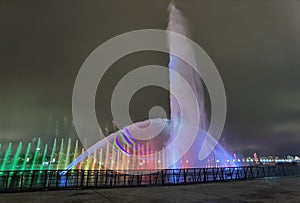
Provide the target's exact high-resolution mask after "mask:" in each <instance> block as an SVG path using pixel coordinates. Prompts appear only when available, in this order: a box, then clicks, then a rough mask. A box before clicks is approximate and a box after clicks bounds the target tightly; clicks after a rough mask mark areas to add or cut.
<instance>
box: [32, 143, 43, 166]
mask: <svg viewBox="0 0 300 203" xmlns="http://www.w3.org/2000/svg"><path fill="white" fill-rule="evenodd" d="M40 151H41V139H40V138H38V142H37V145H36V149H35V152H34V156H33V161H32V165H31V170H34V169H35V164H36V159H37V157H38V156H39V154H40Z"/></svg>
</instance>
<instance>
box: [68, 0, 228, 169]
mask: <svg viewBox="0 0 300 203" xmlns="http://www.w3.org/2000/svg"><path fill="white" fill-rule="evenodd" d="M186 24H187V22H186V20H185V18H184V17H183V16H182V14H181V12H180V11H179V10H178V9H176V8H175V5H174V4H173V3H171V4H170V6H169V22H168V27H167V30H168V32H166V33H164V34H166V35H167V38H168V47H169V51H170V54H169V80H170V83H169V87H170V109H171V120H168V119H160V118H157V119H149V120H146V121H141V122H137V123H134V124H131V125H129V126H126V127H124V128H123V129H121V132H122V131H125V130H126V132H127V131H128V133H129V134H132V135H133V136H132V137H133V138H137V137H140V136H139V135H141V134H142V135H143V138H147V139H148V140H147V141H145V140H146V139H145V140H139V139H137V142H134V143H132V142H130V141H128V140H125V139H126V136H125V135H123V136H122V135H121V134H123V133H121V134H120V132H119V131H118V132H114V133H112V134H110V135H109V136H107V137H105V138H103V139H102V140H100V141H98V142H97V143H95V144H94V145H92V146H90V147H89V148H88V149H87V150H86V151H85V152H84V153H83V154H81V155H80V156H79V157H78V158H77V159H76V160H74V161H73V162H72V163H71V164H70V165H69V166H68V167H67V168H66V170H69V169H71V168H73V167H74V166H75V165H77V164H78V163H80V162H81V161H83V160H84V159H86V158H87V157H88V158H87V159H86V163H87V165H89V164H88V163H89V159H90V157H91V154H93V153H95V150H101V149H102V150H103V151H104V150H105V146H106V151H105V167H106V168H107V169H112V170H114V169H119V168H120V163H118V162H119V161H120V159H121V157H124V154H125V155H126V156H128V157H127V158H128V159H129V160H130V161H129V165H130V167H129V168H131V169H143V168H145V163H146V161H147V162H148V161H149V159H150V160H153V161H154V167H156V168H160V169H165V168H170V167H175V168H178V167H204V166H206V163H205V161H207V160H204V159H205V158H206V157H208V155H209V153H211V152H212V150H213V149H214V148H215V150H218V152H219V153H223V152H224V150H222V147H221V146H220V145H219V144H218V142H217V141H216V140H215V139H214V138H213V137H212V136H211V135H210V134H209V133H208V132H207V128H208V121H207V118H206V113H205V102H204V101H205V100H204V93H203V86H202V81H201V77H200V76H199V74H198V70H197V68H196V67H197V66H198V64H197V62H198V61H197V60H196V59H195V53H194V49H193V48H194V47H192V45H191V44H194V43H192V42H191V40H189V39H188V38H187V36H188V29H187V26H186ZM141 33H143V32H141ZM157 33H159V32H157ZM127 34H128V33H127ZM176 36H177V37H176ZM178 36H180V37H178ZM164 37H165V36H164ZM178 56H181V57H183V58H185V60H186V61H184V60H183V59H182V58H179V57H178ZM208 58H209V57H208ZM209 62H210V63H212V64H213V62H212V61H209ZM203 65H207V63H206V62H204V63H203ZM208 67H209V68H210V67H211V66H208ZM213 71H214V70H213ZM151 82H152V81H151ZM167 85H168V84H167ZM209 93H210V92H209ZM222 101H223V100H222ZM212 104H213V103H212ZM212 106H213V105H212ZM149 123H150V124H151V127H152V128H148V129H150V130H148V131H147V132H146V133H140V132H141V131H139V130H138V129H137V127H138V128H140V127H141V128H147V127H145V126H147V125H149ZM220 126H221V128H222V125H220ZM157 129H159V130H160V131H159V132H158V133H157V132H155V130H157ZM209 129H210V128H209ZM209 132H211V131H209ZM153 135H154V136H155V137H153ZM124 136H125V137H124ZM121 138H122V141H121ZM123 138H124V139H123ZM140 138H141V137H140ZM174 140H175V141H176V142H175V141H174ZM207 141H208V142H207ZM112 143H114V145H113V144H112ZM128 143H129V144H128ZM207 143H208V146H206V144H207ZM123 144H126V145H127V146H128V145H130V150H127V151H126V150H125V147H124V146H123V147H122V145H123ZM147 144H149V147H148V149H147ZM215 146H216V147H215ZM145 148H146V150H145ZM149 148H150V149H149ZM203 148H204V149H206V150H204V153H202V149H203ZM149 151H152V152H155V154H152V153H151V154H148V153H149ZM120 153H122V155H123V156H122V155H120ZM89 154H90V155H89ZM216 154H218V153H216ZM124 160H126V159H123V158H122V161H124ZM147 165H148V164H147ZM147 165H146V166H147ZM155 165H156V166H155ZM121 168H122V167H121Z"/></svg>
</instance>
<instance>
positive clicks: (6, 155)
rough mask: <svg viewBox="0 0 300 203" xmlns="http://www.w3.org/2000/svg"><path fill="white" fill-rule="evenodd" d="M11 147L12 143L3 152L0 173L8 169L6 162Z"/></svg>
mask: <svg viewBox="0 0 300 203" xmlns="http://www.w3.org/2000/svg"><path fill="white" fill-rule="evenodd" d="M11 145H12V143H11V142H10V143H9V144H8V146H7V150H6V152H5V155H4V158H3V162H2V165H1V168H0V171H4V170H6V169H8V168H7V162H8V158H9V155H10V153H11Z"/></svg>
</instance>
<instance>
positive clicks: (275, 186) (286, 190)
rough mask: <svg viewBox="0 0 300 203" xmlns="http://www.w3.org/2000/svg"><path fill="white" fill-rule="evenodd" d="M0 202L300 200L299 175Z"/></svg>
mask: <svg viewBox="0 0 300 203" xmlns="http://www.w3.org/2000/svg"><path fill="white" fill-rule="evenodd" d="M0 202H1V203H2V202H3V203H4V202H5V203H10V202H18V203H21V202H22V203H23V202H24V203H27V202H28V203H29V202H30V203H33V202H34V203H35V202H36V203H46V202H49V203H55V202H58V203H60V202H63V203H77V202H101V203H106V202H120V203H121V202H122V203H123V202H135V203H139V202H141V203H147V202H155V203H159V202H180V203H181V202H222V203H223V202H300V177H299V176H298V177H276V178H263V179H260V180H249V181H235V182H222V183H208V184H196V185H180V186H163V187H142V188H118V189H93V190H91V189H88V190H63V191H45V192H28V193H2V194H0Z"/></svg>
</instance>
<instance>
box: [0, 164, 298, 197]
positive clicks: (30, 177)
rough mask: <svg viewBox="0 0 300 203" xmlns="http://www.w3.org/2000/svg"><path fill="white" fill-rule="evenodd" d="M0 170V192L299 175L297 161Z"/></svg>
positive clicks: (188, 182) (169, 183) (205, 181)
mask: <svg viewBox="0 0 300 203" xmlns="http://www.w3.org/2000/svg"><path fill="white" fill-rule="evenodd" d="M61 172H62V171H56V170H41V171H40V170H34V171H0V192H17V191H33V190H57V189H71V188H74V189H75V188H76V189H80V188H82V189H83V188H93V187H96V188H115V187H137V186H153V185H176V184H193V183H207V182H218V181H228V180H245V179H255V178H262V177H272V176H291V175H300V166H298V165H276V166H243V167H224V168H188V169H164V170H153V171H152V170H151V171H149V170H132V171H112V170H72V171H68V172H67V173H65V174H64V175H61V174H62V173H61Z"/></svg>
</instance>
